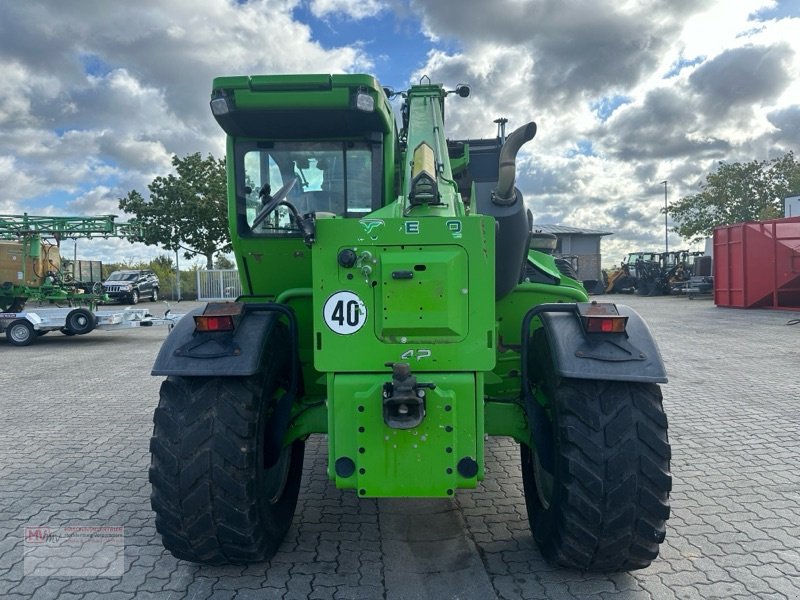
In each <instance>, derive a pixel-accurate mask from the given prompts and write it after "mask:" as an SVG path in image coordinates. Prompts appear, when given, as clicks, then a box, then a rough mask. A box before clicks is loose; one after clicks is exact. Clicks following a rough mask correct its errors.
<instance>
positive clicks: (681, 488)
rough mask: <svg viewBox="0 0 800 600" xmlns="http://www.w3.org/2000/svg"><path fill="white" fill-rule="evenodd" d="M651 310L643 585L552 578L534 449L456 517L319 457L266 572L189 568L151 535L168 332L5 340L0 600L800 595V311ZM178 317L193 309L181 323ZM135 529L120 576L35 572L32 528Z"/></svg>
mask: <svg viewBox="0 0 800 600" xmlns="http://www.w3.org/2000/svg"><path fill="white" fill-rule="evenodd" d="M614 300H616V301H618V302H622V303H627V304H630V305H632V306H634V307H635V308H636V309H637V310H639V311H640V312H641V313H642V314H643V316H644V317H645V318H646V319H647V321H648V322H649V324H650V326H651V328H652V329H653V331H654V334H655V336H656V338H657V340H658V341H659V344H660V346H661V350H662V353H663V355H664V358H665V361H666V363H667V366H668V370H669V373H670V377H671V380H670V384H669V385H667V386H665V388H664V397H665V407H666V410H667V413H668V415H669V418H670V437H671V442H672V444H673V461H672V471H673V476H674V488H673V493H672V507H673V508H672V510H673V512H672V517H671V519H670V521H669V523H668V532H667V540H666V542H665V543H664V544H663V546H662V554H661V557H660V558H659V559H658V560H656V561H655V562H654V563H653V565H652V566H651V567H650V568H648V569H645V570H643V571H638V572H634V573H630V574H627V573H623V574H614V575H603V574H600V575H597V574H585V573H579V572H573V571H567V570H563V569H558V568H554V567H552V566H549V565H548V564H546V563H544V562H543V561H542V559H541V557H540V555H539V553H538V550H537V549H536V548H535V546H534V545H533V543H532V540H531V536H530V532H529V529H528V524H527V521H526V517H525V506H524V501H523V495H522V484H521V477H520V471H519V455H518V448H517V447H516V446H515V444H514V443H513V442H511V441H510V440H508V439H505V438H501V439H492V440H491V441H489V442H488V444H487V461H488V462H487V478H486V480H485V481H484V482H483V484H482V485H481V486H480V488H479V489H478V490H475V491H462V492H459V493H458V494H457V497H456V499H455V500H453V501H436V502H433V501H414V502H409V503H402V502H400V503H398V501H380V502H376V501H374V500H358V499H357V498H356V496H355V495H354V494H353V493H352V492H341V491H338V490H336V489H335V488H334V487H333V485H332V484H331V483H329V482H328V480H327V477H326V475H325V438H324V437H322V436H315V437H312V438H311V439H310V440H309V443H308V445H307V459H306V465H305V472H304V480H303V485H302V489H301V493H300V501H299V505H298V510H297V515H296V518H295V522H294V525H293V526H292V528H291V529H290V532H289V535H288V537H287V539H286V541H285V543H284V544H283V546H282V547H281V549H280V552H279V553H278V554H277V556H276V557H275V558H274V559H273V560H272V561H271V562H270V563H265V564H256V565H250V566H246V567H245V566H239V567H214V568H211V567H200V566H195V565H192V564H189V563H186V562H183V561H179V560H176V559H174V558H173V557H172V556H171V555H169V554H167V553H166V552H165V551H164V549H163V548H162V546H161V543H160V540H159V538H158V536H157V534H156V532H155V529H154V526H153V514H152V512H151V511H150V506H149V493H150V487H149V484H148V482H147V467H148V464H149V453H148V441H149V436H150V432H151V427H152V426H151V418H152V412H153V409H154V407H155V404H156V401H157V395H158V386H159V383H160V379H159V378H153V377H150V376H149V375H148V373H149V369H150V366H151V364H152V361H153V358H154V356H155V354H156V352H157V350H158V348H159V346H160V344H161V341H162V340H163V338H164V336H165V334H166V330H165V329H161V328H152V329H145V330H134V331H124V332H113V333H112V332H100V331H97V332H93V333H91V334H90V335H87V336H84V337H72V338H68V337H66V336H61V335H59V334H51V335H48V336H45V337H43V338H41V339H39V340H37V341H36V343H35V344H33V345H32V346H29V347H25V348H15V347H11V346H10V345H8V344H7V343H6V342H5V341H0V361H2V362H1V363H0V364H2V367H1V370H0V417H1V418H0V598H3V599H8V600H16V599H21V598H41V599H48V598H62V599H64V600H72V599H87V600H89V599H103V600H105V599H109V600H116V599H123V598H137V599H146V598H170V599H176V600H177V599H180V598H187V599H197V600H200V599H204V598H220V599H222V598H237V599H246V598H267V599H270V598H283V599H290V598H303V599H305V598H347V599H349V598H368V599H372V598H389V599H401V598H426V597H429V598H437V599H438V598H462V599H464V598H491V597H493V596H495V595H496V596H497V597H498V598H507V599H511V598H545V597H546V598H566V599H570V598H603V599H606V600H611V599H635V600H638V599H649V598H664V599H668V598H681V599H692V598H698V599H708V598H725V599H745V598H775V599H778V598H780V599H784V598H788V599H797V598H800V570H799V569H800V540H798V527H800V470H799V469H798V464H800V461H798V455H800V435H799V434H800V410H798V404H799V403H800V381H799V378H798V373H800V370H798V365H800V325H797V326H794V327H792V326H788V325H787V324H786V323H787V321H788V320H789V319H792V318H796V317H798V316H800V314H798V313H789V312H779V311H740V310H729V309H719V308H715V307H714V306H713V304H712V303H711V302H710V301H707V300H699V299H698V300H694V301H689V300H687V299H685V298H636V297H633V298H631V297H616V298H614ZM181 308H182V309H183V308H184V307H181ZM66 525H102V526H124V527H125V571H124V575H123V576H122V577H116V578H114V577H105V578H104V577H94V578H57V577H33V576H24V575H23V546H24V544H23V528H24V527H26V526H49V527H58V526H66Z"/></svg>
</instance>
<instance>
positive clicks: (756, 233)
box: [714, 217, 800, 309]
mask: <svg viewBox="0 0 800 600" xmlns="http://www.w3.org/2000/svg"><path fill="white" fill-rule="evenodd" d="M714 303H715V304H716V305H717V306H732V307H738V308H795V309H797V308H800V217H792V218H789V219H775V220H773V221H761V222H756V223H737V224H736V225H729V226H727V227H717V228H716V229H715V230H714Z"/></svg>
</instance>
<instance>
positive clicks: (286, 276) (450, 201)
mask: <svg viewBox="0 0 800 600" xmlns="http://www.w3.org/2000/svg"><path fill="white" fill-rule="evenodd" d="M453 94H455V95H456V96H459V97H462V98H463V97H467V96H468V95H469V88H468V87H467V86H464V85H460V86H458V87H456V89H454V90H447V89H445V88H444V87H443V86H442V85H438V84H434V83H431V82H430V81H429V80H428V79H427V78H423V80H422V81H420V83H419V84H418V85H414V86H412V87H411V88H410V89H409V90H407V91H405V92H399V93H396V92H394V91H393V90H391V89H389V88H382V87H381V86H380V85H379V84H378V82H377V81H376V80H375V79H374V78H373V77H371V76H367V75H352V74H346V75H268V76H236V77H221V78H217V79H215V80H214V83H213V91H212V96H211V110H212V113H213V115H214V117H215V119H216V120H217V122H218V123H219V125H220V126H221V127H222V129H223V130H224V131H225V133H226V134H227V174H228V201H229V221H230V229H231V238H232V240H233V248H234V252H235V255H236V261H237V265H238V269H239V273H240V276H241V280H242V288H243V290H244V294H243V295H242V296H241V297H240V298H238V299H237V300H236V302H229V303H210V304H208V305H207V306H206V307H205V308H203V309H198V310H197V311H194V312H192V313H190V315H187V317H186V318H184V319H182V320H181V321H179V322H178V324H177V326H176V327H175V329H174V330H173V331H172V332H171V333H170V335H169V336H168V338H167V340H166V341H165V343H164V345H163V347H162V349H161V351H160V353H159V355H158V357H157V359H156V362H155V365H154V367H153V371H152V373H153V375H157V376H166V379H165V380H164V382H163V383H162V386H161V391H160V402H159V405H158V408H157V409H156V411H155V414H154V423H155V427H154V433H153V437H152V440H151V451H152V464H151V467H150V481H151V483H152V496H151V499H152V506H153V509H154V510H155V513H156V527H157V530H158V531H159V533H160V534H161V536H162V539H163V543H164V545H165V547H166V548H167V549H169V550H170V551H171V552H172V553H173V554H174V555H175V556H176V557H178V558H181V559H185V560H190V561H194V562H199V563H211V564H221V563H244V562H252V561H262V560H266V559H269V558H270V557H271V556H273V555H274V553H275V552H276V551H277V548H278V546H279V544H280V543H281V540H282V539H283V537H284V536H285V534H286V532H287V530H288V528H289V526H290V523H291V521H292V518H293V515H294V511H295V506H296V504H297V499H298V494H299V489H300V479H301V472H302V464H303V451H304V441H305V440H306V439H307V438H308V436H309V435H310V434H313V433H324V434H327V444H328V475H329V477H330V479H331V480H332V481H333V482H335V485H336V486H337V487H339V488H344V489H352V490H353V493H354V494H356V495H357V496H359V497H363V498H376V497H443V498H447V497H452V496H454V494H455V493H456V490H458V489H464V488H475V487H476V486H478V484H479V482H480V481H481V480H482V479H483V478H484V470H485V462H484V440H485V439H486V436H488V435H499V436H510V437H512V438H513V439H515V440H516V441H517V442H518V443H519V445H520V454H521V469H522V476H523V483H524V492H525V501H526V504H527V512H528V516H529V521H530V526H531V529H532V533H533V536H534V538H535V540H536V542H537V543H538V545H539V547H540V549H541V552H542V553H543V555H544V556H545V557H546V558H547V559H548V560H550V561H552V562H555V563H557V564H560V565H564V566H566V567H571V568H576V569H581V570H601V571H615V570H632V569H639V568H643V567H646V566H648V565H649V564H650V562H651V561H652V560H653V559H654V558H655V557H656V556H657V554H658V548H659V544H660V543H661V542H662V541H663V539H664V536H665V522H666V520H667V518H668V516H669V504H668V499H669V491H670V485H671V475H670V471H669V459H670V446H669V443H668V439H667V420H666V417H665V414H664V412H663V408H662V399H661V392H660V388H659V385H658V384H660V383H664V382H666V381H667V378H666V372H665V369H664V365H663V362H662V360H661V356H660V354H659V351H658V348H657V346H656V344H655V342H654V340H653V339H652V336H651V334H650V332H649V329H648V328H647V325H646V324H645V323H644V321H643V320H642V319H641V317H639V315H638V314H637V313H636V312H635V311H633V310H632V309H631V308H629V307H626V306H622V305H614V304H603V303H595V302H590V301H589V298H588V296H587V294H586V292H585V290H584V289H583V287H582V286H581V285H580V284H579V283H578V282H577V281H575V280H574V279H572V278H570V277H568V276H567V275H565V274H563V273H562V272H561V271H560V270H559V268H558V266H557V265H556V263H555V260H554V257H553V256H551V255H549V254H546V253H543V252H537V251H535V250H533V251H530V252H529V240H530V236H531V221H532V217H531V214H530V212H529V211H528V210H527V208H526V206H525V202H524V200H523V198H522V194H521V193H520V191H519V190H518V189H517V188H516V186H515V177H516V173H515V171H516V166H515V162H516V154H517V152H518V150H519V148H520V147H521V146H522V145H523V144H524V143H526V142H527V141H529V140H531V139H532V138H533V137H534V135H535V133H536V125H535V123H533V122H531V123H528V124H526V125H524V126H522V127H520V128H519V129H517V130H516V131H514V132H513V133H511V134H510V135H508V137H507V138H506V137H505V136H504V135H501V136H499V137H498V138H497V139H469V140H448V139H447V138H446V137H445V133H444V105H445V99H446V98H447V96H449V95H453ZM394 96H400V97H401V98H402V108H401V110H400V114H399V118H398V120H397V121H396V119H395V116H394V114H393V110H392V105H391V103H390V99H391V98H392V97H394ZM398 121H399V122H398Z"/></svg>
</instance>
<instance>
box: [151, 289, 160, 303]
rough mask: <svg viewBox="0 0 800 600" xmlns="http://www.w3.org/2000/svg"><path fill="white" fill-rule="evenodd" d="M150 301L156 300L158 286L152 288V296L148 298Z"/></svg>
mask: <svg viewBox="0 0 800 600" xmlns="http://www.w3.org/2000/svg"><path fill="white" fill-rule="evenodd" d="M150 301H151V302H158V288H153V296H152V298H150Z"/></svg>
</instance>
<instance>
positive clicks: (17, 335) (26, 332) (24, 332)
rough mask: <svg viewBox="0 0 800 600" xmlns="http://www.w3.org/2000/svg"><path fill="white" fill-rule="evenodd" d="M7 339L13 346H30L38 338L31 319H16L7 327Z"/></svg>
mask: <svg viewBox="0 0 800 600" xmlns="http://www.w3.org/2000/svg"><path fill="white" fill-rule="evenodd" d="M6 339H7V340H8V343H9V344H11V345H12V346H30V344H31V343H32V342H33V340H35V339H36V332H35V331H34V329H33V325H31V324H30V322H29V321H26V320H25V319H16V320H15V321H11V323H9V324H8V327H6Z"/></svg>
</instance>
